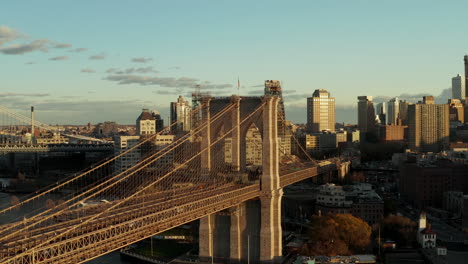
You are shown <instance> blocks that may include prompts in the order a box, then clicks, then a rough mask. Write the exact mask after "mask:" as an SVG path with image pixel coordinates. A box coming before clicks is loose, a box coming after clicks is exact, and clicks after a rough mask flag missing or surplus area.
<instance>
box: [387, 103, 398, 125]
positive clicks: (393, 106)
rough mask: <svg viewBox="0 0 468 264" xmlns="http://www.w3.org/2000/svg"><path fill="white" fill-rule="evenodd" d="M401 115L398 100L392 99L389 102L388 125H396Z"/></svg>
mask: <svg viewBox="0 0 468 264" xmlns="http://www.w3.org/2000/svg"><path fill="white" fill-rule="evenodd" d="M399 113H400V106H399V101H398V98H397V97H395V98H392V99H390V101H388V115H387V123H388V124H389V125H396V124H397V119H398V117H399Z"/></svg>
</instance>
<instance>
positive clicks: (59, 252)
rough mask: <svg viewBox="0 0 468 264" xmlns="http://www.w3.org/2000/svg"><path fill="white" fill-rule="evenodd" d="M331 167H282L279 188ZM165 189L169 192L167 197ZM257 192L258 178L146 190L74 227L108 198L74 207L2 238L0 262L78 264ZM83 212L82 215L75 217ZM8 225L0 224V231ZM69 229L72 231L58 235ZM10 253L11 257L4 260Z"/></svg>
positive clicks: (87, 217)
mask: <svg viewBox="0 0 468 264" xmlns="http://www.w3.org/2000/svg"><path fill="white" fill-rule="evenodd" d="M307 165H309V166H311V164H307ZM334 165H335V164H334V163H325V164H319V165H318V166H312V167H302V168H294V170H291V169H288V170H282V171H281V172H280V175H282V176H281V177H280V179H281V187H284V186H287V185H289V184H292V183H294V182H298V181H301V180H304V179H306V178H309V177H313V176H316V175H318V174H319V173H323V172H326V171H329V170H334V169H336V167H335V166H334ZM168 192H171V193H172V194H171V195H173V196H171V197H170V199H169V200H168V198H167V197H168V194H169V193H168ZM174 192H179V193H174ZM260 194H261V190H260V185H259V184H258V182H255V183H253V184H234V183H228V184H224V185H222V186H219V184H218V185H216V186H215V185H210V184H204V185H203V188H201V185H198V186H192V187H186V188H181V189H173V190H171V191H164V192H158V193H153V194H147V195H145V196H140V197H135V199H132V200H130V201H129V202H126V203H124V204H122V205H121V207H117V208H115V209H113V210H111V211H110V212H109V213H106V214H103V215H102V216H99V217H97V218H95V219H93V220H91V221H90V222H89V223H87V224H86V225H84V226H82V227H80V228H79V229H76V230H73V227H74V226H76V225H77V224H79V223H81V222H83V221H86V220H89V219H91V218H92V217H93V213H94V212H96V211H102V209H103V208H102V207H110V206H111V205H112V204H113V202H109V203H102V204H99V205H90V206H85V207H83V208H76V209H74V210H70V211H68V212H67V213H65V214H64V215H61V216H60V217H58V218H54V219H53V220H52V223H50V224H49V225H48V226H46V227H42V228H37V229H33V230H30V231H27V232H24V233H19V234H18V235H15V236H12V237H9V238H8V239H7V240H3V239H0V241H1V245H0V263H2V264H3V263H22V264H25V263H82V262H85V261H88V260H90V259H93V258H95V257H98V256H100V255H104V254H107V253H109V252H111V251H113V250H115V249H118V248H121V247H124V246H127V245H130V244H132V243H135V242H137V241H139V240H142V239H144V238H147V237H150V236H152V235H155V234H157V233H160V232H163V231H166V230H169V229H171V228H173V227H176V226H179V225H182V224H184V223H188V222H191V221H194V220H196V219H199V218H201V217H203V216H206V215H209V214H212V213H215V212H218V211H221V210H224V209H228V208H230V207H232V206H235V205H237V204H239V203H242V202H245V201H247V200H250V199H254V198H257V197H259V196H260ZM98 207H99V208H98ZM83 214H85V215H87V216H86V217H80V218H77V216H80V215H83ZM12 225H13V224H9V225H7V226H0V232H1V231H2V229H3V230H5V228H8V227H11V226H12ZM68 230H71V232H69V233H67V234H65V235H63V236H60V235H59V234H61V233H62V232H65V231H68ZM57 235H59V236H57ZM50 239H53V241H51V242H48V243H46V244H45V245H43V246H40V247H39V248H38V249H35V250H34V251H27V252H25V254H20V253H22V252H23V251H25V250H27V249H28V248H32V247H34V246H35V245H40V244H41V243H44V242H46V241H48V240H50ZM16 255H19V256H16ZM10 257H11V258H12V259H9V258H10Z"/></svg>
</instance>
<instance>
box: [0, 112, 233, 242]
mask: <svg viewBox="0 0 468 264" xmlns="http://www.w3.org/2000/svg"><path fill="white" fill-rule="evenodd" d="M230 108H232V106H230V107H227V108H226V109H225V110H224V111H222V112H220V113H218V114H217V115H216V116H215V119H217V118H219V117H220V116H221V115H222V114H224V113H226V112H227V111H228V110H230ZM194 112H195V111H194ZM205 126H206V124H202V127H201V128H198V129H196V130H195V132H199V130H200V129H203V128H204V127H205ZM154 137H155V136H151V137H150V138H154ZM189 138H190V137H189V134H187V135H184V136H183V137H182V138H181V139H179V140H178V141H176V142H174V144H178V145H180V144H181V143H183V142H185V141H187V140H188V139H189ZM145 142H146V143H147V142H148V140H145V141H143V142H142V143H140V144H139V145H140V147H141V146H142V145H143V143H145ZM178 145H176V146H178ZM170 147H172V145H168V146H167V147H166V148H163V149H162V150H156V152H155V153H152V152H150V153H149V155H148V156H147V157H145V158H144V159H142V160H141V161H140V162H139V163H138V164H136V165H134V166H133V167H132V168H129V169H128V170H127V171H125V172H123V173H118V174H117V175H114V176H112V177H110V178H109V179H106V180H105V181H103V182H96V183H99V184H95V185H94V186H93V185H90V186H85V188H82V189H81V190H80V191H83V192H75V193H76V195H73V196H71V197H70V199H69V200H66V201H62V202H61V205H60V206H57V207H53V208H50V209H47V210H44V211H43V212H40V213H39V214H37V215H33V216H32V217H30V218H27V219H25V220H24V221H22V222H19V223H18V224H17V225H16V226H21V228H22V229H20V230H18V231H17V232H21V231H23V230H24V229H25V228H29V227H34V226H36V225H38V224H40V223H42V222H44V221H46V220H48V219H50V218H52V217H53V216H56V215H57V214H59V213H60V212H63V211H64V210H66V209H68V208H70V207H73V206H77V205H78V204H79V203H82V202H85V201H86V200H88V199H90V198H93V197H95V196H97V195H98V194H100V193H102V192H103V191H105V190H108V189H110V188H111V187H113V186H115V185H116V184H118V183H119V182H121V181H123V180H125V179H127V178H128V177H130V176H132V175H133V174H135V173H136V172H138V171H140V170H141V169H143V168H145V167H146V166H148V165H149V164H150V163H149V162H150V161H152V162H155V161H156V160H158V159H160V158H161V157H162V156H163V155H164V154H167V153H168V151H167V150H166V149H167V148H170ZM173 148H174V147H172V149H173ZM172 149H171V150H172ZM161 152H163V153H162V154H161ZM141 164H146V166H141ZM129 171H130V173H129ZM125 174H126V175H125ZM76 178H77V177H75V179H76ZM72 180H74V179H72ZM106 184H108V185H107V186H106ZM88 194H90V196H88V197H86V195H88ZM108 196H111V197H112V196H113V194H110V195H108ZM82 197H84V198H83V199H81V200H78V199H79V198H82ZM44 209H45V208H44ZM54 209H59V210H58V211H57V212H54V211H53V210H54ZM38 217H41V218H40V219H39V220H38V219H37V218H38ZM27 223H30V224H29V226H26V224H27ZM16 226H11V227H9V228H7V229H4V230H0V234H3V233H4V232H5V231H9V230H11V229H13V228H14V227H16ZM15 233H16V232H14V233H12V234H9V235H6V234H4V238H5V239H7V238H8V237H9V236H10V235H13V234H15ZM2 239H3V238H2ZM2 239H0V241H2Z"/></svg>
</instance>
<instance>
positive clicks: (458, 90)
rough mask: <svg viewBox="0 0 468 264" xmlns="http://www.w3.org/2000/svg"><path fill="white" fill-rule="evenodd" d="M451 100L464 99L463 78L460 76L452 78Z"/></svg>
mask: <svg viewBox="0 0 468 264" xmlns="http://www.w3.org/2000/svg"><path fill="white" fill-rule="evenodd" d="M452 99H459V100H462V99H465V77H463V76H461V75H460V74H457V76H455V77H453V78H452Z"/></svg>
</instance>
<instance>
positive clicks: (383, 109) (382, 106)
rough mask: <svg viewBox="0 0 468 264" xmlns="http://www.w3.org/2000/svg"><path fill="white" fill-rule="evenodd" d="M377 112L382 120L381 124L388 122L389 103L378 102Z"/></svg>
mask: <svg viewBox="0 0 468 264" xmlns="http://www.w3.org/2000/svg"><path fill="white" fill-rule="evenodd" d="M376 113H377V116H378V118H379V120H380V124H381V125H385V124H386V123H387V104H386V103H385V102H381V103H378V104H377V107H376Z"/></svg>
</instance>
